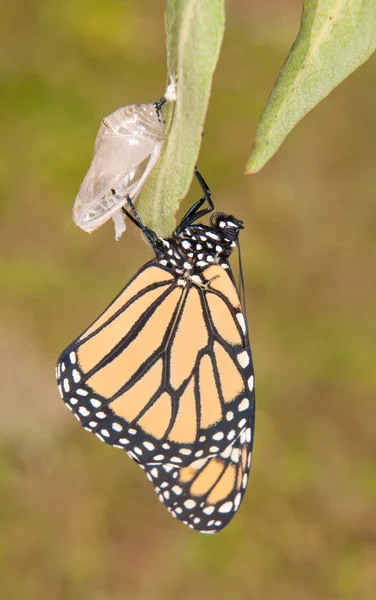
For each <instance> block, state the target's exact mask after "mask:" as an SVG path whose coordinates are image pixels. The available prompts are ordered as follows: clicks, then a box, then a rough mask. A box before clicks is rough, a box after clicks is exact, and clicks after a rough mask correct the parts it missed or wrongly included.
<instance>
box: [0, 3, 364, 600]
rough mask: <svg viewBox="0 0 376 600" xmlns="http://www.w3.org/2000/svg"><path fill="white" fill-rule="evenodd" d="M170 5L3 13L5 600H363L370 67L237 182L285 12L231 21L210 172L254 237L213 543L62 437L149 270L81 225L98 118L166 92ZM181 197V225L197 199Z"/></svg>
mask: <svg viewBox="0 0 376 600" xmlns="http://www.w3.org/2000/svg"><path fill="white" fill-rule="evenodd" d="M163 8H164V7H163V3H162V2H155V1H153V0H138V1H135V0H134V1H133V2H130V1H128V2H125V1H123V0H107V1H106V2H104V1H102V0H91V1H89V0H61V1H60V2H51V1H50V0H14V1H12V2H8V3H6V4H3V10H2V18H1V21H0V45H1V51H0V65H1V78H0V88H1V89H0V103H1V112H0V120H1V124H0V128H1V144H2V152H1V154H2V160H1V162H0V194H1V196H0V197H1V204H0V220H1V223H0V248H1V258H0V282H1V283H0V285H1V317H0V329H1V336H0V359H1V360H0V368H1V374H0V381H1V405H0V444H1V451H0V491H1V506H0V571H1V574H0V597H1V598H2V599H4V600H8V599H9V600H13V599H14V600H34V599H38V600H51V599H54V600H81V599H86V598H90V600H123V599H125V598H126V599H128V598H131V599H132V600H133V599H134V600H143V599H148V600H160V599H163V600H169V599H172V598H176V597H178V598H179V599H180V600H185V599H187V600H188V599H192V598H194V599H195V600H203V599H214V598H216V599H219V600H221V599H225V598H226V599H227V598H229V597H231V598H238V599H239V600H242V599H249V598H252V599H255V600H269V599H270V600H272V599H276V598H278V600H327V599H328V600H329V599H340V600H347V599H349V600H350V599H351V600H354V599H356V600H358V599H361V600H371V598H372V599H373V598H374V597H375V589H376V508H375V506H376V468H375V455H376V433H375V417H376V407H375V399H376V368H375V348H376V269H375V253H376V236H375V229H376V147H375V138H376V111H375V106H376V62H375V57H373V58H371V60H370V61H368V63H366V64H365V65H364V66H363V67H361V68H360V69H359V70H358V71H357V72H356V73H355V74H354V75H352V76H351V77H350V78H349V79H348V80H346V81H345V82H344V83H343V84H342V85H341V86H340V87H339V88H338V89H337V90H335V92H334V93H332V94H331V95H330V97H329V98H328V99H326V100H325V101H324V102H323V103H322V104H321V105H320V106H319V107H318V108H316V109H315V110H314V111H313V112H312V113H310V114H309V115H308V116H307V117H306V118H305V120H304V121H303V122H302V123H301V124H299V126H298V127H297V128H296V130H294V132H293V133H292V134H291V135H290V137H289V138H288V140H287V141H286V143H285V144H284V145H283V146H282V147H281V149H280V150H279V152H278V153H277V155H276V156H275V157H274V158H273V160H272V161H271V162H270V163H269V164H268V165H267V166H266V167H265V169H263V171H261V172H260V173H259V174H257V175H254V176H248V177H245V176H243V170H244V164H245V162H246V159H247V156H248V154H249V151H250V147H251V144H252V136H253V135H254V132H255V127H256V123H257V119H258V116H259V114H260V111H261V109H262V106H263V104H264V102H265V100H266V98H267V96H268V94H269V91H270V89H271V86H272V84H273V82H274V80H275V78H276V76H277V74H278V71H279V69H280V67H281V65H282V63H283V61H284V59H285V57H286V55H287V52H288V50H289V48H290V46H291V43H292V41H293V39H294V37H295V35H296V32H297V29H298V26H299V20H300V2H299V1H298V0H294V1H293V0H285V1H283V0H280V1H277V0H274V1H272V0H270V1H269V2H267V3H260V2H257V1H256V0H253V1H248V2H247V1H245V0H243V1H242V0H233V1H232V2H229V3H228V4H227V31H226V36H225V40H224V45H223V50H222V53H221V56H220V61H219V66H218V70H217V72H216V74H215V79H214V86H213V93H212V98H211V104H210V108H209V113H208V119H207V124H206V129H205V137H204V139H203V144H202V150H201V155H200V160H199V167H200V170H201V171H202V173H203V175H204V176H205V178H206V179H207V180H208V182H209V184H210V186H211V188H212V193H213V198H214V201H215V203H216V207H217V208H218V209H220V210H225V211H230V212H233V213H234V214H235V215H236V216H238V217H240V218H242V219H244V221H245V224H246V231H245V233H244V234H243V236H242V251H243V260H244V268H245V278H246V288H247V300H248V319H249V325H250V330H251V341H252V348H253V355H254V362H255V368H256V377H257V403H258V409H257V410H258V413H257V424H256V439H255V448H254V460H253V469H252V470H253V473H252V476H251V479H250V484H249V488H248V492H247V494H246V496H245V501H244V503H243V504H242V507H241V510H240V511H239V514H238V515H237V516H236V517H235V519H234V520H233V522H232V523H231V524H230V526H229V527H228V528H227V529H225V530H224V531H223V532H222V533H220V534H218V535H217V536H212V537H211V536H203V535H200V534H197V533H195V532H191V531H190V530H188V529H187V528H185V527H184V526H183V525H181V524H180V523H178V522H176V521H175V520H173V519H172V518H171V517H170V515H169V514H168V513H167V511H166V510H165V508H164V507H163V506H162V505H161V504H160V503H159V501H158V499H157V497H156V495H155V493H154V491H153V489H152V487H151V485H150V484H149V483H148V481H147V480H146V478H145V476H144V474H143V473H142V471H141V470H140V469H138V468H137V467H136V465H134V464H133V463H132V462H131V461H130V460H129V459H128V458H127V457H126V456H125V454H123V453H122V452H120V451H116V450H114V449H112V448H109V447H107V446H105V445H104V444H100V443H99V442H98V440H97V439H96V438H95V437H94V436H90V435H88V434H86V433H85V432H84V431H83V430H82V429H81V428H80V427H79V425H78V424H77V423H76V421H75V420H74V419H72V417H71V415H70V414H69V413H68V411H67V410H66V409H65V407H64V405H63V403H62V402H61V400H60V398H59V395H58V392H57V389H56V386H55V380H54V365H55V360H56V358H57V356H58V354H59V353H60V351H61V350H62V349H63V348H64V347H65V346H66V345H67V344H68V343H69V342H70V341H71V340H72V339H73V338H74V337H76V336H77V334H78V333H79V332H80V331H81V330H82V329H83V328H84V327H86V326H87V325H88V324H89V322H90V321H91V320H92V319H93V318H94V317H96V316H97V315H98V314H99V312H101V311H102V310H103V308H104V307H105V306H106V305H107V303H108V302H109V301H110V300H111V299H112V297H113V296H114V295H115V294H116V293H117V292H118V291H119V289H120V288H121V287H122V286H123V285H124V284H125V283H126V281H127V280H128V278H129V277H130V276H131V275H132V274H133V273H134V272H135V270H136V269H137V268H138V267H139V266H140V265H141V264H142V263H143V262H144V261H145V260H146V259H147V258H148V256H149V254H148V249H147V248H146V245H145V244H144V243H143V242H142V241H141V239H140V236H139V233H138V231H135V230H134V228H132V227H129V229H128V231H127V233H126V235H125V236H124V237H123V238H122V239H121V240H120V242H115V241H114V237H113V227H112V225H111V224H110V223H109V224H107V225H105V226H104V227H102V228H101V229H100V230H98V231H97V232H95V233H94V234H92V235H88V234H86V233H84V232H83V231H81V230H80V229H78V228H77V227H75V226H74V224H73V222H72V220H71V209H72V204H73V201H74V198H75V195H76V193H77V190H78V187H79V184H80V182H81V179H82V177H83V175H84V173H85V171H86V169H87V167H88V165H89V161H90V158H91V154H92V149H93V142H94V138H95V135H96V132H97V129H98V127H99V123H100V120H101V118H102V117H103V116H104V115H107V114H109V113H110V112H112V111H113V110H115V109H116V108H118V107H119V106H122V105H125V104H131V103H142V102H152V101H154V100H155V99H157V98H158V97H160V96H161V95H162V93H163V90H164V86H165V80H166V72H165V48H164V27H163ZM198 194H199V190H198V186H197V185H196V184H195V185H194V186H192V190H191V192H190V195H189V197H188V198H187V199H186V201H185V204H184V206H183V207H182V211H183V210H184V209H186V208H187V207H188V206H189V205H190V203H192V201H193V200H195V199H197V198H198Z"/></svg>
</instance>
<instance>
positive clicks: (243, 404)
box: [238, 398, 249, 425]
mask: <svg viewBox="0 0 376 600" xmlns="http://www.w3.org/2000/svg"><path fill="white" fill-rule="evenodd" d="M248 407H249V400H248V398H243V400H242V401H241V402H240V404H239V406H238V411H239V412H242V411H243V410H247V408H248ZM239 425H240V423H239Z"/></svg>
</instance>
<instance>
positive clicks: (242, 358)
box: [238, 350, 249, 369]
mask: <svg viewBox="0 0 376 600" xmlns="http://www.w3.org/2000/svg"><path fill="white" fill-rule="evenodd" d="M238 363H239V365H240V366H241V367H243V369H245V367H248V365H249V356H248V352H247V351H246V350H244V352H240V354H238Z"/></svg>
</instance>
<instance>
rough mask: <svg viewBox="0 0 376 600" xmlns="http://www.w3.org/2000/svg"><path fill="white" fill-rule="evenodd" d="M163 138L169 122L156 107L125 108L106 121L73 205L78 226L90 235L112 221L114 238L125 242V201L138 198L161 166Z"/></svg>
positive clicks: (146, 105)
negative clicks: (122, 236)
mask: <svg viewBox="0 0 376 600" xmlns="http://www.w3.org/2000/svg"><path fill="white" fill-rule="evenodd" d="M163 136H164V122H163V119H162V117H161V115H160V114H158V113H157V110H156V107H155V106H154V105H153V104H133V105H130V106H124V107H122V108H119V109H118V110H115V112H113V113H111V114H110V115H109V116H108V117H105V118H104V119H103V121H102V124H101V126H100V128H99V131H98V134H97V137H96V139H95V145H94V154H93V158H92V161H91V164H90V167H89V170H88V172H87V173H86V175H85V178H84V180H83V182H82V184H81V187H80V189H79V191H78V194H77V197H76V200H75V203H74V207H73V220H74V222H75V223H76V225H78V226H79V227H81V229H83V230H84V231H87V232H91V231H94V230H95V229H97V228H98V227H100V226H101V225H103V223H105V222H106V221H107V220H108V219H110V218H111V217H113V219H114V221H115V237H116V238H117V239H118V238H119V237H120V235H121V234H122V233H123V231H124V229H125V222H124V215H123V213H122V211H121V208H122V206H124V205H125V204H126V196H127V195H129V196H130V197H131V199H132V200H133V201H134V200H135V198H137V196H138V194H139V193H140V191H141V189H142V186H143V185H144V182H145V180H146V179H147V177H148V175H149V173H150V172H151V170H152V169H153V167H154V166H155V163H156V162H157V160H158V157H159V155H160V152H161V147H162V142H163ZM114 192H115V193H114Z"/></svg>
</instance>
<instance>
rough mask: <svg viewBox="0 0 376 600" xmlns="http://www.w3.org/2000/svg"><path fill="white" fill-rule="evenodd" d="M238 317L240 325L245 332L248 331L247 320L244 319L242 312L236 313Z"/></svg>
mask: <svg viewBox="0 0 376 600" xmlns="http://www.w3.org/2000/svg"><path fill="white" fill-rule="evenodd" d="M236 318H237V319H238V323H239V325H240V327H241V328H242V331H243V333H246V331H247V329H246V325H245V320H244V317H243V315H242V313H241V312H238V313H236Z"/></svg>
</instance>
